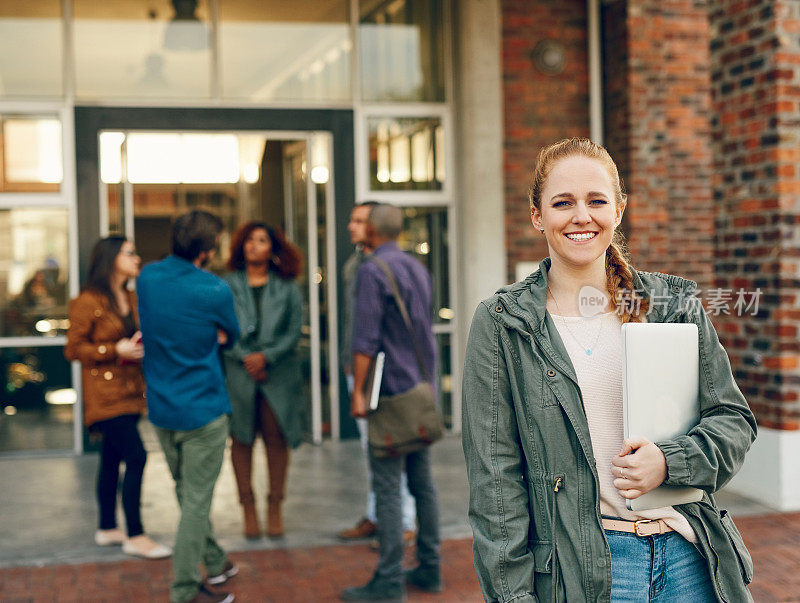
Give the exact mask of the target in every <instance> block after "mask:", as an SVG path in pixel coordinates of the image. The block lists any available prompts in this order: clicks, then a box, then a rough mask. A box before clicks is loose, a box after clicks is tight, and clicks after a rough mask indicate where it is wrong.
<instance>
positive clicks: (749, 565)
mask: <svg viewBox="0 0 800 603" xmlns="http://www.w3.org/2000/svg"><path fill="white" fill-rule="evenodd" d="M719 518H720V522H721V523H722V527H723V529H724V530H725V533H726V534H727V535H728V540H730V541H731V546H732V547H733V551H734V552H735V553H736V558H737V559H738V560H739V569H740V570H741V572H742V578H743V579H744V583H745V584H750V582H752V581H753V559H752V557H750V552H749V551H748V550H747V547H746V546H745V545H744V540H742V535H741V534H740V533H739V530H738V529H737V528H736V524H734V523H733V519H731V516H730V514H729V513H728V511H726V510H725V509H722V510H721V511H720V512H719Z"/></svg>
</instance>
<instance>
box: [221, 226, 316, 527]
mask: <svg viewBox="0 0 800 603" xmlns="http://www.w3.org/2000/svg"><path fill="white" fill-rule="evenodd" d="M302 262H303V258H302V254H301V252H300V250H299V249H298V248H297V247H295V246H294V245H293V244H292V243H290V242H289V241H287V240H286V238H285V237H284V235H283V233H282V232H281V231H280V230H279V229H276V228H272V227H270V226H268V225H266V224H264V223H261V222H248V223H246V224H244V225H242V226H241V227H239V229H238V230H237V231H236V232H235V233H234V235H233V240H232V242H231V254H230V259H229V260H228V268H229V269H230V270H231V272H230V274H228V275H227V276H226V277H225V280H226V281H227V282H228V284H229V285H230V287H231V289H232V290H233V297H234V303H235V306H236V317H237V318H238V319H239V324H240V325H241V328H242V337H241V339H240V340H239V341H238V342H237V343H236V344H235V345H234V346H233V347H231V348H229V349H227V350H225V352H224V360H225V371H226V376H227V384H228V393H229V395H230V398H231V405H232V407H233V414H232V415H231V439H232V445H231V459H232V461H233V471H234V474H235V475H236V485H237V487H238V490H239V501H240V502H241V504H242V511H243V515H244V535H245V536H246V537H247V538H258V537H259V536H260V527H259V523H258V517H257V514H256V508H255V497H254V496H253V488H252V484H251V473H252V457H253V443H254V440H255V437H256V434H257V433H260V434H261V437H262V438H263V440H264V445H265V448H266V452H267V467H268V469H269V494H268V497H267V536H270V537H278V536H281V535H283V520H282V516H281V502H282V501H283V495H284V490H285V485H286V472H287V468H288V464H289V448H295V447H297V446H298V445H299V444H300V442H301V441H302V435H303V425H304V420H303V416H304V413H305V402H304V400H302V398H301V392H302V391H303V387H302V386H303V384H302V378H301V375H300V362H299V359H298V357H297V353H296V351H295V348H296V346H297V341H298V339H299V338H300V328H301V325H302V311H303V301H302V298H301V296H300V288H299V287H298V285H297V283H296V281H295V278H296V277H297V275H298V274H299V273H300V270H301V268H302Z"/></svg>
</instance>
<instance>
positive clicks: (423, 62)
mask: <svg viewBox="0 0 800 603" xmlns="http://www.w3.org/2000/svg"><path fill="white" fill-rule="evenodd" d="M359 7H360V13H361V20H360V23H359V28H358V35H359V38H358V39H359V45H360V51H359V54H360V68H361V96H362V98H363V99H364V100H368V101H428V102H437V101H444V69H443V65H444V45H443V35H442V29H443V17H442V1H441V0H414V1H412V0H395V1H394V2H386V1H384V0H360V2H359Z"/></svg>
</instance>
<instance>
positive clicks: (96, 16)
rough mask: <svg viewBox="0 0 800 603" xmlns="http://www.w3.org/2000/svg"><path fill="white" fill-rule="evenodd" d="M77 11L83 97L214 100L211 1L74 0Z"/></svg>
mask: <svg viewBox="0 0 800 603" xmlns="http://www.w3.org/2000/svg"><path fill="white" fill-rule="evenodd" d="M74 13H75V19H74V24H73V27H74V39H75V85H76V93H77V95H78V96H80V97H82V98H101V97H102V98H107V97H126V98H142V97H144V98H176V97H178V98H208V97H209V96H210V94H211V37H210V26H209V21H208V0H199V1H198V2H193V1H189V2H174V3H173V2H170V0H151V1H150V2H147V3H144V2H129V3H128V2H95V1H94V0H74ZM101 49H102V50H101Z"/></svg>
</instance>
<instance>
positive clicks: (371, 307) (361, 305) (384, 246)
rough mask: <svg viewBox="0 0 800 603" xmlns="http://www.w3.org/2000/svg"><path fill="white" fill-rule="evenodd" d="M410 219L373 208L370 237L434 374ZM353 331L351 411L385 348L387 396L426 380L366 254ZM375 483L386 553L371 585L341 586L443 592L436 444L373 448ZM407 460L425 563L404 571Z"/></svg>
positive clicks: (386, 592) (370, 597)
mask: <svg viewBox="0 0 800 603" xmlns="http://www.w3.org/2000/svg"><path fill="white" fill-rule="evenodd" d="M402 227H403V215H402V212H401V211H400V210H399V209H398V208H396V207H393V206H391V205H387V204H380V205H376V206H375V207H373V208H372V210H371V211H370V215H369V221H368V227H367V228H368V230H367V232H368V238H369V245H370V247H372V248H373V249H374V250H375V251H374V254H373V257H377V258H380V259H381V260H383V261H384V262H385V263H386V264H387V265H388V267H389V269H390V270H391V271H392V274H393V275H394V278H395V280H396V281H397V286H398V289H399V290H400V295H401V297H402V299H403V302H404V303H405V306H406V308H407V309H408V314H409V316H410V320H411V325H412V328H413V330H414V333H413V337H414V338H415V339H416V341H417V342H418V343H419V347H420V350H421V355H422V363H423V365H424V366H425V371H426V372H427V374H428V375H430V376H433V375H435V374H436V340H435V339H434V336H433V325H432V319H433V316H432V314H433V311H432V307H431V300H432V294H431V289H432V286H431V275H430V274H429V273H428V271H427V270H426V269H425V267H424V266H423V265H422V264H421V263H420V262H418V261H417V260H416V259H414V258H413V257H411V256H410V255H408V254H407V253H405V252H403V251H402V250H401V249H400V248H399V247H398V246H397V238H398V236H399V235H400V231H401V230H402ZM354 315H355V316H356V317H358V320H357V321H356V322H355V328H354V331H353V378H354V387H353V397H352V401H351V414H352V415H353V416H354V417H363V416H365V415H366V413H367V401H366V399H365V396H364V382H365V381H366V378H367V374H368V372H369V368H370V364H371V362H372V359H373V358H374V357H375V356H376V355H377V353H378V352H380V351H383V352H384V353H385V354H386V359H385V364H384V369H383V380H382V382H381V391H380V394H381V396H392V395H395V394H400V393H403V392H406V391H408V390H410V389H412V388H413V387H414V386H416V385H417V384H419V383H421V382H422V381H423V380H424V377H423V375H422V374H421V371H420V366H419V363H418V361H417V357H416V354H415V353H414V345H413V343H412V340H411V334H410V333H409V331H408V328H407V327H406V324H405V322H404V321H403V318H402V315H401V314H400V311H399V309H398V307H397V304H396V303H395V301H394V296H393V295H392V288H391V287H390V285H389V280H388V278H387V276H386V274H384V272H383V271H382V270H381V268H380V266H378V264H376V263H375V262H374V261H370V260H369V259H367V260H366V261H364V263H363V264H362V265H361V267H360V268H359V269H358V273H357V276H356V302H355V314H354ZM369 462H370V468H371V469H372V487H373V490H374V491H375V502H376V514H377V518H378V541H379V544H380V559H379V561H378V567H377V568H376V570H375V574H374V576H373V578H372V580H370V581H369V583H367V584H366V585H365V586H360V587H352V588H347V589H345V590H344V591H342V595H341V596H342V599H344V600H345V601H380V600H394V599H402V598H403V597H404V596H405V583H406V582H407V583H409V584H413V585H415V586H417V587H419V588H422V589H423V590H426V591H429V592H441V590H442V581H441V574H440V554H439V514H438V508H437V502H436V489H435V488H434V485H433V479H432V476H431V463H430V449H429V448H424V449H422V450H420V451H418V452H412V453H410V454H406V455H400V456H396V457H386V458H378V457H376V456H374V455H373V454H372V453H370V455H369ZM404 465H405V469H406V473H407V475H408V489H409V491H410V492H411V494H412V495H413V496H414V498H415V499H416V503H417V524H418V532H417V561H418V562H419V565H418V566H417V567H416V568H414V569H412V570H409V571H408V572H406V573H405V575H404V574H403V566H402V563H403V533H402V529H403V528H402V513H401V502H400V476H401V474H402V471H403V466H404Z"/></svg>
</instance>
